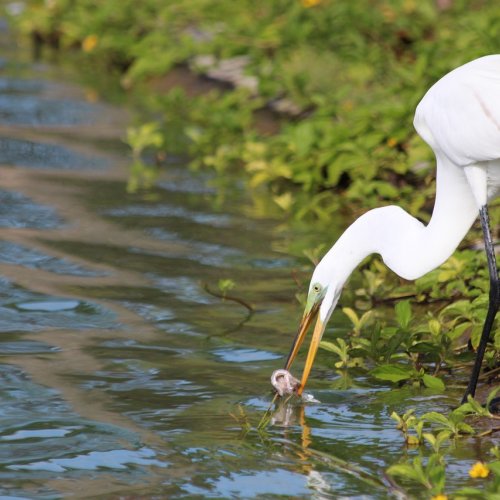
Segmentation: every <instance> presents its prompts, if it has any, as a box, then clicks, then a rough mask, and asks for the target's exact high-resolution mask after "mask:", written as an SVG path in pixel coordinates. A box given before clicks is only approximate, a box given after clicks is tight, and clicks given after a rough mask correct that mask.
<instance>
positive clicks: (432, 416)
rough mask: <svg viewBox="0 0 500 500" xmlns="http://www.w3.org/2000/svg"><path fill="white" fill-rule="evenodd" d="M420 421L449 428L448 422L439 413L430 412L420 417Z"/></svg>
mask: <svg viewBox="0 0 500 500" xmlns="http://www.w3.org/2000/svg"><path fill="white" fill-rule="evenodd" d="M421 418H422V420H425V421H426V422H430V423H432V424H440V425H444V426H446V427H449V426H450V421H449V420H448V419H447V418H446V417H445V416H444V415H442V414H441V413H437V412H436V411H431V412H429V413H424V414H423V415H422V417H421Z"/></svg>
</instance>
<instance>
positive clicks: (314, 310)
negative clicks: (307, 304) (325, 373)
mask: <svg viewBox="0 0 500 500" xmlns="http://www.w3.org/2000/svg"><path fill="white" fill-rule="evenodd" d="M319 306H320V304H319V303H317V304H314V305H313V307H311V308H310V309H306V311H305V312H304V315H303V316H302V321H301V322H300V325H299V331H298V332H297V336H296V337H295V340H294V341H293V345H292V348H291V350H290V354H289V355H288V359H287V360H286V364H285V370H288V369H289V368H290V366H291V364H292V363H293V360H294V359H295V358H296V356H297V353H298V352H299V349H300V346H301V345H302V343H303V342H304V338H305V336H306V333H307V330H308V329H309V326H310V325H311V323H312V322H313V321H314V318H315V317H316V316H317V315H318V310H319ZM325 326H326V325H325V323H323V322H322V321H321V319H320V318H319V317H318V319H317V321H316V325H315V327H314V331H313V336H312V339H311V345H310V346H309V352H308V353H307V359H306V364H305V365H304V371H303V373H302V380H301V381H300V387H299V389H298V391H297V394H298V395H299V396H300V395H301V394H302V391H303V390H304V387H305V385H306V382H307V379H308V378H309V374H310V373H311V368H312V365H313V363H314V358H315V357H316V353H317V352H318V347H319V343H320V342H321V338H322V337H323V332H324V331H325Z"/></svg>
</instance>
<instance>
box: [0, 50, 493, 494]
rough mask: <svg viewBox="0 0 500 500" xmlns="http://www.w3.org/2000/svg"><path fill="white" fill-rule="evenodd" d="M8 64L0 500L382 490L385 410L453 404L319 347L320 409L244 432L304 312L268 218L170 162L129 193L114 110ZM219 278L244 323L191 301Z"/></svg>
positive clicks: (1, 219)
mask: <svg viewBox="0 0 500 500" xmlns="http://www.w3.org/2000/svg"><path fill="white" fill-rule="evenodd" d="M4 50H6V49H4ZM9 58H11V59H9ZM10 60H16V61H17V63H16V64H15V65H14V64H11V63H10V62H9V61H10ZM5 61H6V62H5V64H3V65H2V66H1V67H0V72H2V75H1V77H0V131H1V137H0V155H3V156H0V160H1V161H0V178H1V179H2V185H1V188H0V353H1V355H2V363H1V364H0V463H1V464H2V467H1V469H0V479H1V481H0V495H3V498H6V497H8V496H10V497H15V498H22V497H26V498H59V497H61V496H65V495H68V496H73V495H80V496H82V495H84V496H86V497H93V496H102V497H107V496H111V497H113V496H117V495H125V496H126V497H128V498H135V497H141V496H142V497H145V498H149V497H161V498H165V497H168V498H272V497H273V496H275V497H279V496H283V497H286V498H290V497H292V498H318V499H319V498H340V497H356V498H363V495H365V497H364V498H387V496H388V495H389V489H388V488H389V485H388V484H386V483H385V482H384V480H383V474H382V472H383V470H384V469H385V468H386V467H387V466H388V465H390V464H392V463H394V462H396V461H397V460H398V459H399V458H400V457H402V456H404V455H406V454H408V455H415V453H416V451H412V450H405V449H404V448H403V446H402V439H401V437H400V436H399V434H398V431H396V429H395V427H394V424H393V422H392V421H391V420H390V417H389V414H390V412H391V411H392V410H396V411H398V412H402V411H404V410H405V409H407V408H408V407H409V406H411V405H412V404H413V405H417V404H418V407H419V409H421V411H427V410H435V409H439V408H446V405H447V404H449V403H450V402H452V401H455V400H456V398H455V397H453V396H454V395H451V397H450V399H447V397H445V396H435V395H433V394H432V393H431V392H428V393H426V392H425V390H424V391H423V392H418V391H415V390H414V389H411V388H408V389H399V390H398V389H391V390H389V388H387V387H383V386H380V385H375V384H374V383H373V381H372V380H370V379H368V378H366V375H364V374H362V373H356V372H355V371H353V372H349V374H339V373H338V372H336V371H335V370H334V369H333V368H332V365H331V363H329V361H328V357H327V355H326V354H325V353H320V354H319V356H318V358H319V359H318V363H317V366H316V368H315V371H314V376H313V377H312V379H311V386H310V388H311V390H312V392H313V393H314V396H315V397H316V398H317V399H318V400H319V401H321V403H310V404H303V403H297V402H294V401H290V402H288V403H286V404H282V403H281V404H279V405H277V406H274V405H273V406H272V408H271V418H270V424H269V425H268V426H267V427H265V428H263V429H261V430H259V431H257V430H256V426H257V424H258V422H259V421H260V420H261V418H262V416H263V415H264V414H265V413H266V411H267V410H268V408H269V405H270V404H271V400H272V395H271V393H270V384H269V376H270V374H271V372H272V371H273V370H274V369H276V368H277V367H280V366H281V365H282V363H283V360H284V356H285V354H286V353H287V349H288V348H289V345H290V342H291V339H292V337H293V332H294V331H295V328H296V320H297V319H298V315H299V314H300V311H299V310H298V306H297V304H296V302H295V299H294V295H295V293H296V292H297V286H296V283H295V275H296V272H297V269H299V272H301V266H300V263H299V262H297V261H295V260H294V259H293V258H292V257H290V256H289V254H288V252H286V251H285V252H283V253H281V252H279V251H273V250H272V249H273V248H276V249H283V248H285V249H286V248H287V242H288V241H289V240H288V238H289V233H287V230H286V228H284V226H283V223H282V221H281V220H280V219H281V214H278V216H274V217H273V216H271V215H270V214H267V212H266V210H264V209H263V208H262V206H263V205H260V206H259V207H258V208H256V207H255V206H254V205H253V204H252V201H251V200H249V199H248V198H247V197H246V195H245V193H244V191H243V190H242V189H241V187H240V186H239V185H238V184H235V183H232V182H229V181H228V182H227V183H226V185H225V186H224V194H223V195H222V194H221V191H220V189H219V188H218V187H217V186H218V185H217V184H216V183H215V182H213V181H212V180H211V179H209V178H207V177H206V176H201V175H195V174H192V173H190V172H189V171H188V170H186V168H185V166H184V165H183V164H181V163H179V164H175V163H173V162H171V163H170V165H169V166H168V167H166V168H164V169H163V170H160V172H159V178H158V184H157V187H156V188H155V190H154V193H153V196H149V195H148V196H145V195H143V194H141V193H140V192H138V193H135V194H132V193H127V190H126V186H127V172H128V170H127V168H128V166H129V165H130V161H131V160H130V158H128V157H127V155H126V154H125V153H123V148H122V147H121V146H120V145H121V138H122V136H123V126H124V124H125V123H126V122H127V120H126V118H125V117H124V115H123V114H122V113H121V111H120V110H116V109H111V108H109V106H106V105H103V104H101V103H97V104H96V103H89V102H86V100H85V97H84V92H83V91H81V90H80V89H78V88H77V87H75V86H73V85H66V84H64V83H61V81H60V80H61V79H60V78H57V80H58V83H54V81H51V80H50V78H49V77H48V74H47V75H45V74H44V72H43V70H42V69H41V68H40V67H38V68H37V72H36V73H33V72H32V71H31V70H30V68H31V67H32V66H31V64H30V63H29V62H28V63H23V56H22V54H15V55H12V54H9V53H8V52H6V59H5ZM49 69H50V72H52V73H54V72H55V74H56V75H57V70H56V69H53V68H47V71H49ZM20 75H21V76H20ZM58 96H59V97H60V98H58ZM12 124H16V125H17V127H12V128H9V127H7V125H12ZM103 137H105V138H106V140H103ZM266 214H267V215H266ZM306 230H307V229H306ZM295 234H296V237H297V238H304V239H305V238H306V236H305V235H301V234H300V233H299V232H298V231H296V232H295ZM332 237H333V235H332ZM306 245H307V244H306ZM308 272H309V271H308V270H307V271H305V272H304V275H306V274H307V273H308ZM227 278H230V279H232V280H234V281H235V283H236V288H235V289H234V290H232V291H231V293H232V294H234V295H235V296H236V297H240V298H242V299H243V300H244V301H245V302H246V303H249V304H251V305H252V307H253V309H254V312H253V314H251V315H249V314H248V311H247V309H246V308H245V307H242V306H241V304H238V303H236V302H234V301H229V300H226V301H223V300H220V299H219V298H217V297H215V296H213V295H211V294H209V293H207V289H206V286H207V285H209V287H210V289H213V290H215V289H216V288H217V282H218V281H219V280H220V279H227ZM336 314H337V316H336V318H335V321H334V323H335V324H336V325H342V321H343V320H342V317H341V314H340V313H336ZM327 335H328V334H327ZM475 444H476V447H475V448H472V447H470V442H464V444H463V445H462V446H461V447H460V446H459V447H458V448H457V450H458V451H457V453H456V458H454V459H453V460H454V462H453V463H452V464H451V465H452V477H451V481H455V480H457V479H461V477H463V474H464V470H466V467H467V465H468V463H469V462H468V461H470V460H472V459H474V458H476V456H477V455H478V454H479V453H480V452H481V446H483V447H485V448H487V447H488V443H485V444H484V445H482V444H478V443H475ZM82 492H83V493H82Z"/></svg>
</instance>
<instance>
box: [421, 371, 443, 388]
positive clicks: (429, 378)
mask: <svg viewBox="0 0 500 500" xmlns="http://www.w3.org/2000/svg"><path fill="white" fill-rule="evenodd" d="M422 381H423V383H424V385H425V387H428V388H429V389H435V390H436V391H444V389H445V385H444V382H443V381H442V380H441V379H440V378H438V377H434V376H433V375H427V374H425V375H423V376H422Z"/></svg>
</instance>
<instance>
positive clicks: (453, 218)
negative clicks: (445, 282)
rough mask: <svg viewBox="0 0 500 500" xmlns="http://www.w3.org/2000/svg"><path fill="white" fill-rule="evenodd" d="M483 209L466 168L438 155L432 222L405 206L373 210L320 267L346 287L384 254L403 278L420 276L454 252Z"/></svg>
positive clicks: (351, 230) (356, 224)
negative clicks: (368, 260)
mask: <svg viewBox="0 0 500 500" xmlns="http://www.w3.org/2000/svg"><path fill="white" fill-rule="evenodd" d="M478 211H479V209H478V206H477V204H476V202H475V200H474V197H473V195H472V192H471V189H470V187H469V185H468V183H467V180H466V177H465V174H464V171H463V168H461V167H457V166H455V165H453V164H452V163H450V162H449V161H447V160H446V159H439V158H438V168H437V182H436V202H435V205H434V210H433V213H432V218H431V220H430V222H429V224H428V225H427V226H424V225H423V224H422V223H421V222H420V221H418V220H417V219H415V218H414V217H412V216H411V215H410V214H408V213H407V212H405V211H404V210H403V209H402V208H400V207H396V206H389V207H382V208H376V209H374V210H370V211H369V212H367V213H366V214H364V215H362V216H361V217H360V218H359V219H357V220H356V221H355V222H354V223H353V224H352V225H351V226H349V227H348V228H347V230H346V231H345V232H344V233H343V234H342V236H341V237H340V238H339V240H338V241H337V242H336V243H335V245H334V246H333V247H332V248H331V249H330V251H329V252H328V253H327V254H326V255H325V256H324V257H323V259H322V261H321V262H320V263H319V264H318V268H321V273H325V274H326V275H328V276H330V277H331V278H332V279H333V280H335V281H336V283H337V284H338V285H340V286H343V284H344V283H345V281H346V280H347V278H348V277H349V275H350V274H351V272H352V271H353V270H354V268H355V267H356V266H357V265H358V264H359V263H360V262H361V261H362V260H363V259H364V258H365V257H367V256H368V255H370V254H372V253H378V254H380V255H381V256H382V259H383V260H384V262H385V263H386V265H387V266H388V267H389V268H390V269H392V270H393V271H394V272H395V273H396V274H398V275H399V276H401V277H402V278H405V279H416V278H419V277H420V276H422V275H424V274H426V273H428V272H429V271H431V270H432V269H435V268H436V267H438V266H439V265H441V264H442V263H443V262H444V261H445V260H446V259H447V258H448V257H449V256H450V255H451V254H452V253H453V252H454V250H455V249H456V248H457V246H458V244H459V243H460V242H461V241H462V239H463V238H464V236H465V234H466V233H467V231H468V230H469V229H470V227H471V225H472V224H473V223H474V220H475V219H476V217H477V215H478Z"/></svg>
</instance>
